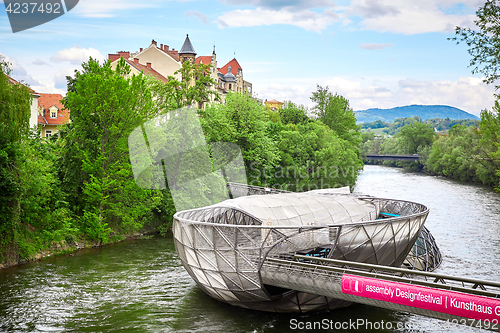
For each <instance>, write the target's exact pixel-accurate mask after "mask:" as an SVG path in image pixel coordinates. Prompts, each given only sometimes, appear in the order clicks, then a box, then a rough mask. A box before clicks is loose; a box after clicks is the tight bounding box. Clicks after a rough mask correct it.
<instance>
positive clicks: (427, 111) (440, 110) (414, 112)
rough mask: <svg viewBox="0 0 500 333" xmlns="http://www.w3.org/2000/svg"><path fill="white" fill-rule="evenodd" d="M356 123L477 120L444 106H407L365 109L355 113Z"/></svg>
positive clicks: (458, 110)
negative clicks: (406, 119)
mask: <svg viewBox="0 0 500 333" xmlns="http://www.w3.org/2000/svg"><path fill="white" fill-rule="evenodd" d="M354 114H355V115H356V120H357V122H358V123H365V122H373V121H377V120H381V121H385V122H394V121H395V120H396V119H397V118H412V117H415V116H417V117H419V118H420V119H422V120H427V119H434V118H441V119H445V118H450V119H475V120H479V118H478V117H477V116H475V115H473V114H470V113H467V112H465V111H463V110H460V109H458V108H455V107H452V106H446V105H408V106H399V107H395V108H391V109H367V110H362V111H356V112H355V113H354Z"/></svg>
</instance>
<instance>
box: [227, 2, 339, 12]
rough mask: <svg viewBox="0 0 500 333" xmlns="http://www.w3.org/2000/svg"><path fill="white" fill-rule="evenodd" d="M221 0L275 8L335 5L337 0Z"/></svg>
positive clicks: (309, 7) (231, 3)
mask: <svg viewBox="0 0 500 333" xmlns="http://www.w3.org/2000/svg"><path fill="white" fill-rule="evenodd" d="M220 2H222V3H223V4H226V5H235V6H242V5H246V6H248V5H250V6H254V7H261V8H268V9H274V10H275V9H282V8H296V9H311V8H325V7H333V6H335V2H334V1H332V0H310V1H309V0H221V1H220Z"/></svg>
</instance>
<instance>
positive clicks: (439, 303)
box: [342, 274, 500, 323]
mask: <svg viewBox="0 0 500 333" xmlns="http://www.w3.org/2000/svg"><path fill="white" fill-rule="evenodd" d="M342 292H343V293H344V294H349V295H355V296H361V297H366V298H372V299H376V300H380V301H385V302H390V303H395V304H401V305H408V306H412V307H415V308H420V309H426V310H431V311H436V312H440V313H447V314H450V315H455V316H459V317H464V318H470V319H479V320H483V321H490V322H493V323H498V322H500V299H495V298H489V297H483V296H475V295H469V294H462V293H459V292H455V291H447V290H441V289H435V288H430V287H420V286H415V285H411V284H407V283H399V282H392V281H386V280H380V279H374V278H368V277H362V276H356V275H349V274H344V276H343V277H342Z"/></svg>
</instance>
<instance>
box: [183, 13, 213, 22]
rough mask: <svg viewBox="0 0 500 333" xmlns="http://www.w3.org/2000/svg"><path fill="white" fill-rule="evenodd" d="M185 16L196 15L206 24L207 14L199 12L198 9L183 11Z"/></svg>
mask: <svg viewBox="0 0 500 333" xmlns="http://www.w3.org/2000/svg"><path fill="white" fill-rule="evenodd" d="M185 15H186V16H196V17H197V18H199V19H200V21H201V22H203V23H205V24H208V17H207V15H205V14H202V13H200V12H199V11H197V10H195V11H192V10H188V11H187V12H186V13H185Z"/></svg>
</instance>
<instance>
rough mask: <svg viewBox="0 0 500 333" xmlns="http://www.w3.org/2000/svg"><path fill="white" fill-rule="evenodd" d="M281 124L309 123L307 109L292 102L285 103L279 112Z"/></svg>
mask: <svg viewBox="0 0 500 333" xmlns="http://www.w3.org/2000/svg"><path fill="white" fill-rule="evenodd" d="M279 113H280V116H281V121H282V122H283V124H296V125H298V124H303V123H305V122H307V121H309V117H308V116H307V108H306V107H305V106H303V105H296V104H295V103H293V102H292V101H286V102H285V103H284V105H283V107H282V108H281V109H280V110H279Z"/></svg>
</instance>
